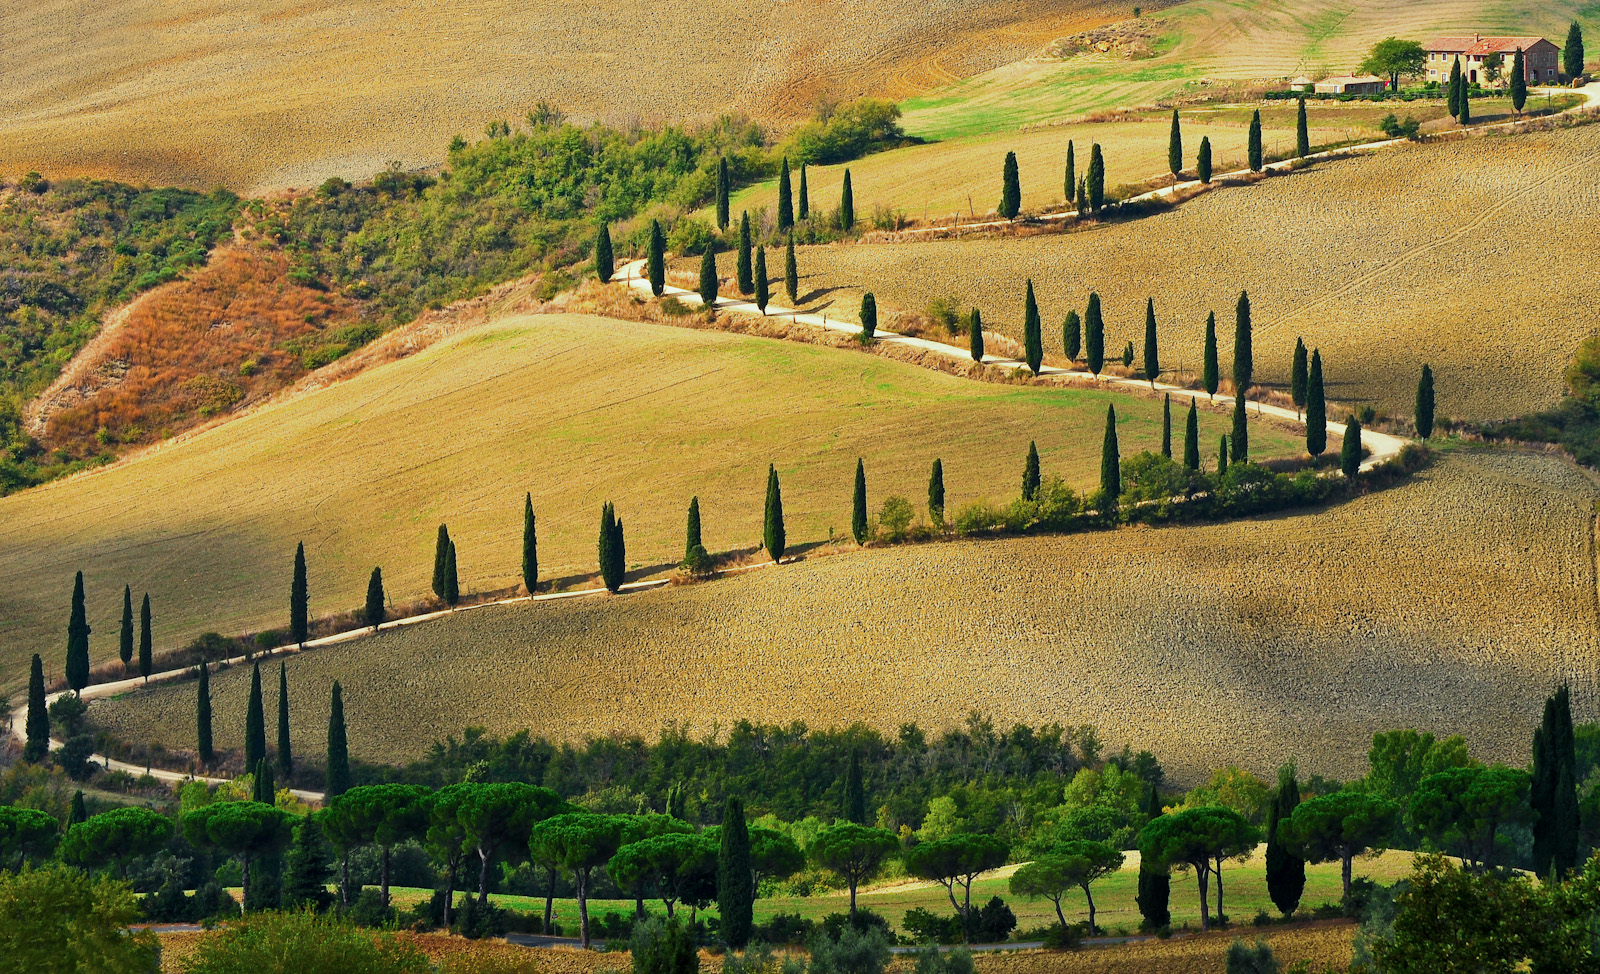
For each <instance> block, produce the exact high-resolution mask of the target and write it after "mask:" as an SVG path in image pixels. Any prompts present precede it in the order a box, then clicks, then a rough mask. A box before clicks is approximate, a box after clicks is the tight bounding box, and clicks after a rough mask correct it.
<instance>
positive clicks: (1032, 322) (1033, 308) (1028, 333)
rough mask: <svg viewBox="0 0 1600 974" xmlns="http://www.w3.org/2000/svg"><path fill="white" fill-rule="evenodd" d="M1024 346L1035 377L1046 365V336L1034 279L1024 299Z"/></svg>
mask: <svg viewBox="0 0 1600 974" xmlns="http://www.w3.org/2000/svg"><path fill="white" fill-rule="evenodd" d="M1022 345H1023V348H1024V350H1025V351H1026V354H1027V359H1028V368H1029V369H1030V370H1032V372H1033V374H1034V375H1038V374H1039V367H1040V366H1041V365H1043V364H1044V335H1043V334H1042V333H1041V331H1040V324H1039V302H1038V301H1037V300H1035V298H1034V296H1033V279H1032V278H1029V279H1028V292H1027V294H1026V295H1025V296H1024V297H1023V299H1022Z"/></svg>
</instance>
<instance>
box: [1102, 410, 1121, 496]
mask: <svg viewBox="0 0 1600 974" xmlns="http://www.w3.org/2000/svg"><path fill="white" fill-rule="evenodd" d="M1100 492H1101V493H1103V494H1104V495H1105V496H1106V498H1107V499H1108V500H1109V502H1110V503H1111V504H1112V505H1113V506H1115V504H1116V500H1117V498H1118V497H1120V496H1121V495H1122V451H1121V449H1120V448H1119V447H1118V446H1117V407H1115V406H1107V407H1106V437H1105V441H1104V442H1103V443H1102V444H1101V447H1100Z"/></svg>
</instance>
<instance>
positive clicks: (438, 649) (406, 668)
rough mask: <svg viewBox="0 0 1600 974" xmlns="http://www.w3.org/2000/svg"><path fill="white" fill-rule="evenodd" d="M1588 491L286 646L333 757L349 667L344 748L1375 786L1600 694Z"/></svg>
mask: <svg viewBox="0 0 1600 974" xmlns="http://www.w3.org/2000/svg"><path fill="white" fill-rule="evenodd" d="M1597 497H1600V489H1597V488H1596V486H1595V484H1594V483H1593V482H1592V481H1591V479H1590V478H1589V477H1588V476H1587V475H1585V474H1583V473H1581V472H1580V471H1578V470H1577V469H1575V468H1574V467H1572V466H1571V465H1569V464H1567V463H1565V462H1563V461H1561V460H1558V459H1555V458H1552V457H1545V456H1535V455H1524V454H1511V453H1499V452H1481V453H1477V452H1474V453H1469V454H1458V455H1450V456H1448V457H1446V458H1444V459H1442V460H1441V461H1440V462H1439V463H1438V464H1437V465H1436V466H1434V467H1432V468H1429V469H1427V470H1425V471H1423V472H1422V473H1420V474H1418V475H1417V476H1416V477H1415V478H1413V479H1412V480H1410V481H1409V482H1406V483H1404V484H1402V485H1400V486H1398V487H1395V488H1393V489H1390V490H1388V491H1384V492H1382V493H1378V494H1373V495H1369V496H1367V497H1365V498H1362V499H1359V500H1356V501H1352V502H1349V503H1346V504H1343V505H1341V506H1339V507H1336V508H1332V509H1328V510H1324V511H1318V512H1314V513H1306V514H1298V515H1293V516H1278V517H1264V518H1259V519H1255V520H1250V521H1244V522H1235V523H1230V524H1220V525H1208V526H1196V527H1181V528H1168V529H1162V530H1125V531H1119V532H1116V533H1113V534H1092V535H1069V536H1058V537H1037V538H1018V539H1002V540H991V541H964V542H953V543H948V544H934V545H920V546H911V547H901V548H893V549H888V550H885V551H881V552H869V553H866V554H862V555H839V556H832V557H824V558H812V559H807V560H806V561H803V562H801V563H799V564H795V565H790V566H785V567H783V568H780V569H776V570H772V569H769V570H766V571H760V572H753V573H750V574H748V575H744V576H739V577H731V578H725V579H721V580H718V581H716V582H713V583H709V584H703V585H696V586H690V587H687V588H671V589H662V590H655V591H650V592H645V593H639V594H633V595H626V596H621V597H616V598H605V599H578V600H573V601H570V602H560V603H546V604H541V605H532V606H530V605H526V604H524V605H518V606H508V607H500V608H491V609H481V610H475V611H473V612H470V613H466V614H463V615H460V616H457V617H454V618H452V619H450V620H447V621H442V622H435V623H427V624H423V625H418V626H415V627H408V628H406V629H403V630H394V631H389V632H385V633H383V634H381V635H379V636H376V637H371V638H366V639H362V640H359V641H356V642H352V643H348V644H343V645H339V646H332V647H327V648H321V649H317V650H314V651H312V652H308V653H306V654H304V655H303V656H299V657H295V658H293V659H291V660H290V661H289V679H290V681H291V684H292V685H294V686H296V687H299V688H301V689H299V690H298V691H297V693H298V699H299V700H301V701H304V702H303V703H301V704H299V705H298V706H299V707H300V712H299V715H298V716H297V719H296V724H295V726H296V729H297V732H298V733H299V734H300V736H299V737H298V738H296V740H295V747H296V748H297V749H304V752H303V753H319V752H320V751H321V750H322V747H323V740H322V731H323V729H324V728H325V727H326V726H327V724H326V713H325V707H326V701H327V698H328V693H327V688H328V686H329V684H331V683H332V681H333V680H335V679H337V680H340V681H341V682H342V683H343V684H344V687H345V715H346V718H347V719H348V720H349V722H350V742H351V743H350V747H351V753H352V754H353V755H355V756H357V757H360V758H363V759H366V760H372V761H400V760H404V759H407V758H410V757H415V756H417V755H419V754H421V753H422V752H423V751H424V750H425V749H426V748H427V746H428V744H429V743H430V742H431V741H432V740H433V739H434V738H435V737H442V736H443V735H445V734H448V733H459V732H460V730H461V729H462V728H463V727H465V726H466V725H468V724H482V725H486V726H488V727H489V729H490V730H491V731H493V732H496V733H500V734H508V733H511V732H514V731H517V730H520V729H523V728H529V729H531V730H532V731H534V732H535V733H537V734H544V735H549V736H551V737H553V738H572V737H582V736H584V735H587V734H592V733H595V732H596V729H597V728H606V729H608V730H620V731H628V732H634V733H639V734H643V735H646V736H649V737H654V736H655V734H656V733H657V732H658V731H659V730H660V729H661V727H662V726H664V725H665V724H667V723H668V722H669V721H688V722H690V723H691V725H692V726H694V727H697V728H700V729H701V730H702V731H703V730H707V729H709V728H710V727H711V726H712V724H713V723H714V722H719V723H720V724H721V726H724V727H726V726H728V725H729V724H730V723H731V722H733V721H735V720H738V719H741V718H748V719H751V720H756V721H770V722H777V723H787V722H789V721H792V720H804V721H806V722H807V723H808V724H810V725H811V726H814V727H815V726H831V725H836V724H846V723H849V722H852V721H856V720H861V721H867V722H869V723H872V724H874V725H877V726H879V727H884V728H893V727H895V726H897V725H898V724H899V723H901V722H902V721H906V720H917V721H920V722H922V723H923V724H924V726H928V727H935V728H942V727H946V726H951V725H954V724H959V723H960V722H961V721H962V720H963V719H964V718H965V717H966V715H967V714H968V713H970V712H971V711H973V710H978V711H981V712H984V713H987V714H990V715H992V716H993V717H994V718H995V721H996V723H997V724H999V725H1001V726H1005V725H1007V724H1009V722H1011V721H1014V720H1015V721H1024V722H1029V723H1040V722H1046V721H1061V722H1064V723H1070V724H1077V723H1093V724H1095V725H1097V726H1098V727H1099V728H1100V731H1101V734H1102V737H1103V739H1105V740H1107V741H1108V742H1109V743H1110V745H1111V746H1112V747H1113V748H1116V747H1120V746H1121V745H1122V744H1123V743H1127V744H1131V745H1132V746H1133V747H1134V748H1135V749H1139V748H1149V749H1151V750H1153V751H1155V752H1156V753H1157V754H1158V755H1159V756H1160V757H1161V759H1162V761H1163V762H1164V764H1165V765H1166V767H1167V770H1168V773H1169V774H1170V775H1173V776H1174V777H1175V778H1176V779H1177V780H1179V781H1188V782H1194V781H1196V780H1197V779H1199V778H1201V777H1202V776H1204V775H1205V774H1207V773H1209V771H1210V770H1211V769H1212V768H1213V767H1218V766H1222V765H1225V764H1229V763H1237V764H1240V765H1242V766H1244V767H1246V768H1248V769H1250V770H1251V771H1253V772H1255V773H1257V774H1262V775H1267V774H1271V773H1272V771H1273V769H1275V768H1277V767H1278V765H1279V764H1280V763H1282V762H1283V761H1285V760H1287V759H1288V758H1290V757H1296V758H1298V759H1299V761H1300V766H1301V768H1302V769H1304V770H1305V771H1306V772H1307V773H1320V774H1325V775H1332V776H1339V777H1344V776H1357V775H1359V774H1361V773H1363V772H1364V769H1365V761H1366V748H1367V743H1368V741H1369V739H1370V736H1371V734H1372V733H1373V732H1374V731H1377V730H1383V729H1387V728H1393V727H1403V726H1416V727H1421V728H1425V729H1429V730H1435V731H1437V732H1439V733H1456V732H1460V733H1463V734H1465V735H1466V736H1467V738H1468V740H1469V741H1470V742H1471V743H1472V746H1473V751H1474V754H1475V755H1476V756H1478V757H1479V758H1481V759H1483V760H1485V761H1493V760H1500V761H1506V762H1510V763H1513V764H1518V765H1520V764H1521V763H1523V762H1524V761H1525V760H1526V758H1527V739H1528V738H1527V735H1528V733H1530V728H1531V727H1532V725H1533V723H1534V722H1536V721H1537V719H1538V715H1539V712H1540V705H1541V702H1542V701H1543V699H1544V696H1545V694H1546V693H1547V691H1548V689H1549V687H1550V686H1551V684H1552V683H1553V682H1554V681H1555V680H1557V679H1558V678H1567V679H1570V680H1572V681H1573V682H1574V685H1575V687H1576V692H1575V693H1574V699H1575V700H1576V701H1577V702H1578V705H1579V706H1580V708H1583V707H1592V706H1593V701H1594V700H1595V693H1594V688H1595V684H1596V681H1595V664H1596V660H1597V659H1600V657H1597V655H1596V654H1597V652H1600V645H1597V643H1600V636H1597V622H1600V620H1597V618H1596V608H1595V567H1594V560H1593V552H1592V548H1591V528H1592V520H1593V517H1594V506H1593V505H1594V501H1595V499H1596V498H1597ZM420 557H421V552H420V550H419V552H418V555H417V558H418V559H420ZM313 591H316V588H315V582H313ZM419 661H422V662H421V663H419ZM730 674H738V676H739V678H738V679H730ZM248 684H249V671H248V669H246V668H236V669H233V670H231V671H228V672H227V673H223V674H219V675H217V676H215V677H213V679H212V693H213V695H214V698H215V703H214V707H215V712H216V715H217V733H218V738H217V740H218V745H219V746H222V747H231V746H234V745H235V744H236V743H237V742H238V738H239V736H240V734H241V733H242V730H243V727H244V718H243V711H244V705H245V697H246V694H247V688H248ZM193 709H194V688H193V686H192V685H189V684H176V685H163V686H160V687H152V688H150V689H149V690H146V691H141V692H139V693H136V694H131V695H129V696H128V697H126V698H125V699H122V700H116V701H108V702H104V703H101V702H96V703H95V704H93V710H92V711H91V714H92V716H94V718H95V719H96V720H98V721H100V722H102V723H104V724H106V725H108V726H110V727H111V728H113V729H115V730H116V731H118V732H119V733H120V734H121V735H123V736H124V738H125V739H128V740H138V741H152V742H153V741H160V742H162V743H165V744H167V745H168V746H172V747H178V746H184V745H186V744H187V742H188V740H189V737H190V735H191V733H192V728H191V725H192V723H193ZM394 713H405V714H407V715H409V717H410V719H409V720H407V721H406V722H405V723H404V724H403V725H402V724H397V723H396V722H395V721H393V720H392V715H393V714H394Z"/></svg>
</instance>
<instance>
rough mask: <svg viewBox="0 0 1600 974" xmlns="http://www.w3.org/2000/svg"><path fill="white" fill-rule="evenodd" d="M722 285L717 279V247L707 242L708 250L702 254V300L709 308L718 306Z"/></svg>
mask: <svg viewBox="0 0 1600 974" xmlns="http://www.w3.org/2000/svg"><path fill="white" fill-rule="evenodd" d="M720 285H721V282H720V281H719V280H718V279H717V249H716V247H714V246H712V245H711V244H707V245H706V252H705V253H703V254H701V255H700V300H701V301H703V302H705V306H706V309H707V310H712V309H714V308H716V306H717V289H718V287H720Z"/></svg>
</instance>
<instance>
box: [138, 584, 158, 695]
mask: <svg viewBox="0 0 1600 974" xmlns="http://www.w3.org/2000/svg"><path fill="white" fill-rule="evenodd" d="M150 627H151V619H150V593H149V592H146V593H145V595H144V602H143V603H142V604H141V605H140V606H139V675H140V676H142V677H144V678H145V680H147V681H148V680H149V679H150V673H151V671H152V670H153V669H154V668H155V635H154V633H152V631H151V628H150Z"/></svg>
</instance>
